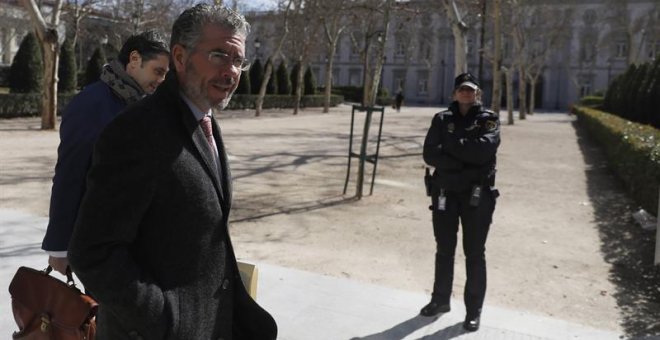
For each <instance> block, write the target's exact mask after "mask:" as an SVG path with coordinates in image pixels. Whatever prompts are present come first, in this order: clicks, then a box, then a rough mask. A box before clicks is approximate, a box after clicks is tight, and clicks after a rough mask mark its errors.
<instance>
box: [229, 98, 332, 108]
mask: <svg viewBox="0 0 660 340" xmlns="http://www.w3.org/2000/svg"><path fill="white" fill-rule="evenodd" d="M257 97H258V96H257V95H255V94H234V96H233V97H232V98H231V101H230V102H229V105H228V106H227V109H228V110H244V109H254V108H255V102H256V100H257ZM343 102H344V97H342V96H338V95H331V96H330V106H337V105H339V104H341V103H343ZM295 103H296V96H291V95H283V94H273V95H267V96H265V97H264V103H263V105H262V108H264V109H273V108H288V107H294V105H295ZM324 103H325V96H324V95H307V96H302V99H301V101H300V106H301V107H321V106H323V105H324Z"/></svg>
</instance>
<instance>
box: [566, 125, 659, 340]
mask: <svg viewBox="0 0 660 340" xmlns="http://www.w3.org/2000/svg"><path fill="white" fill-rule="evenodd" d="M573 124H574V127H575V131H576V135H577V137H578V138H577V140H578V143H579V146H580V150H581V151H582V155H583V157H584V160H585V163H586V164H587V170H586V171H587V190H588V194H589V197H590V198H591V203H592V204H593V207H594V213H595V216H594V218H595V222H596V224H597V226H598V229H599V230H598V231H599V236H600V240H601V246H600V249H601V253H602V255H603V257H604V259H605V261H606V262H607V263H609V264H611V269H610V273H609V280H610V281H611V282H612V283H613V284H614V285H615V286H616V291H615V292H613V293H612V292H609V293H610V294H612V295H613V296H614V297H615V299H616V301H617V304H618V307H619V315H620V319H621V321H620V322H621V326H622V328H623V330H624V332H625V335H626V336H628V337H632V338H637V339H642V338H646V339H651V338H648V337H650V336H653V339H660V268H659V267H656V266H654V265H653V258H654V252H655V231H653V232H650V231H646V230H643V229H642V228H641V227H640V226H639V225H637V224H636V223H635V221H634V220H633V218H632V213H633V212H634V211H635V210H637V209H638V208H637V206H636V205H635V203H634V202H633V201H632V199H631V198H630V197H629V196H628V195H627V194H626V189H625V185H624V183H623V182H622V181H621V180H620V179H619V178H618V177H616V176H615V174H614V173H613V172H611V171H610V170H609V168H607V161H606V158H605V154H604V152H603V151H602V150H601V149H600V148H599V146H598V145H597V144H596V142H595V141H594V140H593V139H591V138H590V136H588V135H587V132H586V131H585V130H584V129H582V127H581V126H580V124H579V123H578V122H574V123H573Z"/></svg>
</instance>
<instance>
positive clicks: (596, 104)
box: [580, 96, 604, 109]
mask: <svg viewBox="0 0 660 340" xmlns="http://www.w3.org/2000/svg"><path fill="white" fill-rule="evenodd" d="M603 99H604V98H603V96H585V97H582V98H581V99H580V105H582V106H587V107H591V108H594V109H599V108H601V107H602V106H603Z"/></svg>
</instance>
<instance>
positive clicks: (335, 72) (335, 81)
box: [332, 67, 339, 86]
mask: <svg viewBox="0 0 660 340" xmlns="http://www.w3.org/2000/svg"><path fill="white" fill-rule="evenodd" d="M337 84H339V68H337V67H335V68H333V69H332V86H335V85H337Z"/></svg>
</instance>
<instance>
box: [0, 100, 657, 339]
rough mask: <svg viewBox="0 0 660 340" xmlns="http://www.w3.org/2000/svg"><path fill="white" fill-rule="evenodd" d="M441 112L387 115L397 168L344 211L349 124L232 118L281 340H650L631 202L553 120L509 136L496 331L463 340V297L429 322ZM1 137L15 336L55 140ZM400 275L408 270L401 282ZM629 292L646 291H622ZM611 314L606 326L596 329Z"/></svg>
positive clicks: (6, 325) (10, 131)
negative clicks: (429, 137)
mask: <svg viewBox="0 0 660 340" xmlns="http://www.w3.org/2000/svg"><path fill="white" fill-rule="evenodd" d="M431 110H432V108H425V109H420V110H417V109H415V110H414V112H413V110H409V112H404V111H406V110H404V111H402V112H401V113H400V114H396V115H392V116H388V118H387V119H388V120H387V122H388V129H387V131H386V132H387V133H386V134H385V136H384V142H383V145H381V147H382V149H381V154H382V155H387V156H389V158H386V157H383V162H382V164H379V168H378V171H379V178H378V179H377V189H376V190H377V192H378V195H374V196H372V197H370V198H369V199H368V200H363V201H361V202H359V204H358V203H355V202H353V203H355V204H343V205H341V204H338V205H333V203H334V202H335V201H332V199H336V196H337V195H336V192H337V190H338V189H337V188H341V185H343V179H344V174H345V154H346V149H345V142H346V131H348V125H347V124H348V121H349V120H348V115H347V112H336V113H333V114H329V115H314V116H308V117H305V115H302V117H300V116H299V117H297V118H296V119H291V120H289V119H271V118H263V119H231V118H233V117H231V115H230V116H229V117H227V118H230V119H227V120H225V121H223V124H224V125H223V126H224V127H225V129H224V132H225V134H229V137H228V138H227V141H228V142H229V141H231V143H232V144H231V146H232V149H231V150H232V155H231V156H232V157H233V162H234V168H233V170H235V171H233V174H234V176H235V177H234V179H235V184H236V187H237V188H239V189H240V190H239V192H240V195H237V196H236V197H237V201H238V202H237V203H235V205H234V207H236V211H234V215H233V216H234V219H236V220H235V221H234V223H233V225H232V227H233V230H232V237H233V240H234V242H235V244H240V245H241V247H240V250H239V251H240V252H241V253H240V254H238V253H237V255H239V256H240V257H241V259H245V260H248V261H249V260H253V261H255V262H256V263H257V264H258V267H259V270H260V276H259V292H258V301H259V302H260V303H261V304H262V305H264V306H265V307H266V308H267V309H268V310H269V311H270V312H271V313H272V314H273V315H274V317H275V318H276V320H277V321H278V325H279V327H280V339H285V340H287V339H289V340H298V339H301V340H316V339H321V340H323V339H329V340H335V339H337V340H349V339H356V340H357V339H371V340H373V339H382V340H394V339H438V340H443V339H454V338H460V339H624V338H625V336H621V335H622V334H620V333H621V332H626V334H631V333H632V332H633V331H634V332H637V333H632V334H639V333H641V331H639V329H647V330H648V329H651V328H648V327H649V325H651V326H653V325H655V324H657V318H656V317H655V316H657V315H658V312H657V308H656V307H654V306H657V304H654V303H655V302H654V301H655V300H653V301H650V300H649V301H647V300H644V299H643V298H642V297H644V296H647V295H648V296H651V295H652V294H647V295H644V294H640V292H642V293H643V292H644V290H643V289H646V288H649V287H650V289H655V288H654V287H656V285H657V283H653V284H652V283H650V282H647V281H644V280H641V279H638V278H639V277H642V276H640V275H637V274H636V272H635V273H633V272H631V270H632V269H630V268H637V269H635V270H639V268H641V267H639V264H638V258H639V257H638V256H637V255H636V254H635V252H634V251H633V250H635V249H637V248H640V247H639V243H638V242H633V241H634V240H639V239H640V238H641V237H642V236H644V235H641V234H636V233H639V231H638V230H637V229H636V227H635V228H631V227H630V226H629V224H630V219H629V216H628V215H627V214H628V213H626V211H628V210H630V209H628V208H627V207H622V206H621V202H623V201H625V197H624V196H623V195H621V194H619V193H618V192H614V191H615V189H616V186H615V185H614V186H613V185H612V183H613V182H612V180H611V179H610V177H607V176H605V175H604V173H605V168H604V165H602V164H601V163H602V162H601V160H599V159H598V158H595V157H592V156H593V155H592V154H593V153H594V151H593V150H592V147H591V146H589V145H588V144H584V145H583V144H582V143H579V140H580V139H581V136H580V135H579V134H577V135H576V133H575V131H574V129H573V128H572V127H571V126H570V123H571V121H572V119H568V118H567V117H566V116H565V115H551V114H549V115H538V116H537V118H536V119H534V120H530V121H528V122H527V123H525V124H519V125H515V126H510V127H505V128H504V129H505V133H503V137H504V139H505V140H504V142H503V148H502V150H501V152H500V155H499V158H498V161H500V164H501V172H500V174H499V178H498V181H499V183H500V184H501V185H502V187H503V188H504V187H506V192H507V194H506V195H503V197H502V198H501V200H500V202H498V204H499V205H500V207H506V209H502V208H499V209H498V211H497V212H496V213H497V214H499V215H498V216H497V221H498V222H497V223H498V225H497V227H496V228H495V227H494V228H493V233H492V235H490V236H489V247H490V248H489V249H491V251H490V253H489V268H492V269H493V270H492V271H491V272H489V291H491V292H497V293H496V294H495V293H493V294H491V295H489V297H488V298H487V299H486V306H485V309H484V317H483V320H482V322H483V323H482V329H481V330H480V331H479V332H477V333H472V334H465V333H463V332H462V328H461V323H462V318H463V316H464V308H463V303H462V301H461V300H454V301H452V308H453V310H452V311H451V312H450V313H447V314H445V315H443V316H441V317H439V318H422V317H419V316H418V315H417V314H418V311H419V308H420V307H421V306H423V305H424V303H426V302H427V299H428V291H426V292H425V291H424V290H425V289H428V286H429V283H430V282H431V277H430V276H431V273H430V271H429V270H428V268H432V258H431V257H430V256H428V254H431V253H432V251H433V241H432V236H431V232H430V231H429V229H428V226H429V225H428V215H427V214H428V211H426V210H425V204H428V203H427V202H426V198H425V197H424V196H423V195H420V193H421V192H423V188H422V187H421V181H420V180H419V178H418V177H417V175H414V174H417V173H421V168H420V167H419V165H421V164H418V163H421V161H420V160H419V158H420V156H419V154H418V152H420V151H419V150H420V147H421V146H420V145H419V143H420V140H422V138H421V137H420V136H423V135H424V133H425V129H426V126H427V125H428V121H429V117H430V115H431V114H432V113H433V111H431ZM418 111H421V112H418ZM244 114H245V112H236V113H235V115H236V118H240V117H241V115H244ZM282 114H285V113H282ZM342 115H343V116H342ZM541 116H543V117H541ZM26 123H29V124H28V125H29V127H28V129H27V130H26V129H25V125H26ZM1 128H2V129H0V130H2V131H0V137H1V138H0V146H2V147H0V149H1V150H3V151H2V154H0V160H2V164H0V170H1V171H2V173H0V185H1V186H0V339H3V338H8V337H9V335H8V334H11V331H13V330H15V325H14V321H13V317H12V315H11V309H10V302H9V295H8V292H7V287H8V285H9V282H10V280H11V278H12V277H13V275H14V273H15V271H16V268H17V267H19V266H31V267H34V268H43V267H44V266H45V259H46V256H45V254H44V253H43V252H42V251H41V250H40V244H41V240H42V238H43V235H44V232H45V227H46V218H45V217H43V216H45V214H47V207H48V194H49V193H50V179H51V177H52V173H51V171H52V168H53V164H54V157H55V153H54V150H55V148H56V145H57V144H56V141H57V135H56V133H53V132H47V133H41V132H35V131H33V130H35V129H38V120H37V119H35V120H33V121H32V120H29V121H26V120H10V121H5V122H3V126H1ZM318 131H324V133H323V134H319V133H318ZM557 131H559V132H561V133H558V132H557ZM293 137H295V138H293ZM576 139H577V140H578V142H576ZM255 140H258V141H260V142H259V143H255V142H254V141H255ZM12 141H13V142H12ZM548 141H552V143H548ZM24 144H25V145H24ZM28 144H29V146H30V147H29V148H28V147H27V145H28ZM319 145H322V146H323V148H319V147H318V146H319ZM538 155H543V159H541V160H539V157H536V156H538ZM411 160H412V161H411ZM277 174H286V175H287V176H279V177H277V176H276V175H277ZM587 175H588V176H587ZM608 176H609V175H608ZM558 178H560V179H561V180H560V181H557V179H558ZM320 179H322V180H320ZM319 183H320V184H322V185H319ZM613 187H614V188H613ZM539 188H541V189H543V190H539ZM603 188H605V189H607V190H605V189H603ZM285 189H286V190H289V191H287V192H286V195H284V194H282V192H283V190H285ZM616 190H618V189H616ZM610 191H612V193H611V192H610ZM264 192H265V193H268V194H272V193H278V195H264ZM571 194H572V195H573V196H570V195H571ZM262 196H263V197H262ZM311 198H313V200H311V201H310V199H311ZM323 199H330V201H329V203H328V202H326V201H324V200H323ZM260 200H261V201H263V202H261V204H252V205H250V204H246V203H254V202H257V203H259V202H260ZM300 202H303V203H304V202H307V203H309V202H312V203H314V204H312V205H311V207H310V206H307V205H304V204H302V205H301V203H300ZM319 202H320V203H319ZM402 202H403V203H402ZM238 203H242V204H238ZM254 206H256V207H254ZM319 206H322V207H325V209H318V207H319ZM291 207H293V208H291ZM241 209H242V210H241ZM250 209H252V210H250ZM364 211H367V212H368V213H363V212H364ZM514 211H515V212H517V213H515V214H513V213H511V212H514ZM357 213H363V215H361V217H362V218H361V219H360V221H359V223H346V220H345V219H342V218H341V216H358V215H356V214H357ZM254 216H257V217H258V218H254ZM247 217H251V218H247ZM402 221H406V222H409V223H401V222H402ZM420 225H423V226H424V227H425V228H426V229H420V228H421V227H420ZM336 226H343V228H337V227H336ZM379 227H381V229H379ZM420 230H422V232H420ZM622 233H623V234H625V235H626V237H621V235H622ZM338 235H339V236H342V237H343V239H337V238H336V237H337V236H338ZM373 235H377V236H378V238H377V239H376V238H375V237H372V236H373ZM560 236H561V237H560ZM404 239H405V240H407V242H402V240H404ZM626 240H629V241H630V242H633V243H634V245H632V246H631V245H629V244H624V243H625V241H626ZM372 241H373V242H372ZM339 247H345V251H340V252H338V251H337V249H338V248H339ZM631 249H632V250H631ZM622 254H623V255H625V256H623V257H622V256H621V255H622ZM631 254H632V255H631ZM633 255H634V256H633ZM459 256H460V255H459ZM301 259H302V260H301ZM310 259H312V260H313V261H309V260H310ZM304 260H308V261H307V262H305V261H304ZM460 260H461V258H459V261H460ZM425 261H426V262H425ZM275 264H277V266H276V265H275ZM323 265H324V266H325V267H322V266H323ZM396 266H399V267H398V269H400V270H392V268H393V267H396ZM636 266H637V267H636ZM461 267H462V266H460V265H458V266H457V268H456V271H457V272H456V277H457V278H456V281H457V282H459V285H460V282H462V281H461V280H460V279H459V277H461V275H462V272H461V271H462V269H461ZM293 268H298V269H293ZM420 268H421V269H420ZM312 271H314V272H317V273H327V274H331V275H333V276H332V277H331V276H324V275H320V274H317V273H312ZM367 272H368V273H367ZM365 273H366V274H365ZM368 274H372V275H373V276H374V277H371V276H368ZM633 274H634V275H633ZM375 276H377V277H375ZM342 277H344V278H342ZM624 281H625V282H627V281H634V282H635V283H639V284H634V285H632V284H630V282H627V283H628V285H627V286H626V285H624V284H618V285H617V284H616V283H620V282H624ZM365 282H372V283H371V284H369V283H365ZM491 286H492V290H491ZM459 288H460V289H459ZM455 290H456V291H457V292H460V291H462V287H460V286H457V288H456V289H455ZM521 292H525V294H521ZM461 295H462V294H457V296H459V297H460V296H461ZM502 306H508V307H507V308H502ZM598 311H607V313H601V314H599V315H601V317H594V314H595V313H597V312H598ZM539 313H545V314H544V315H541V314H539ZM603 315H605V316H603ZM554 316H557V318H554ZM621 316H623V317H621ZM580 317H581V319H580ZM620 317H621V318H620ZM566 320H571V322H568V321H566ZM590 321H591V323H589V322H590ZM585 324H589V325H590V326H585ZM612 325H614V326H612ZM619 325H623V326H624V327H617V326H619ZM647 333H650V332H648V331H647ZM651 334H657V332H654V333H651ZM644 339H645V340H651V339H658V340H660V337H658V336H656V337H647V338H644Z"/></svg>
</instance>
